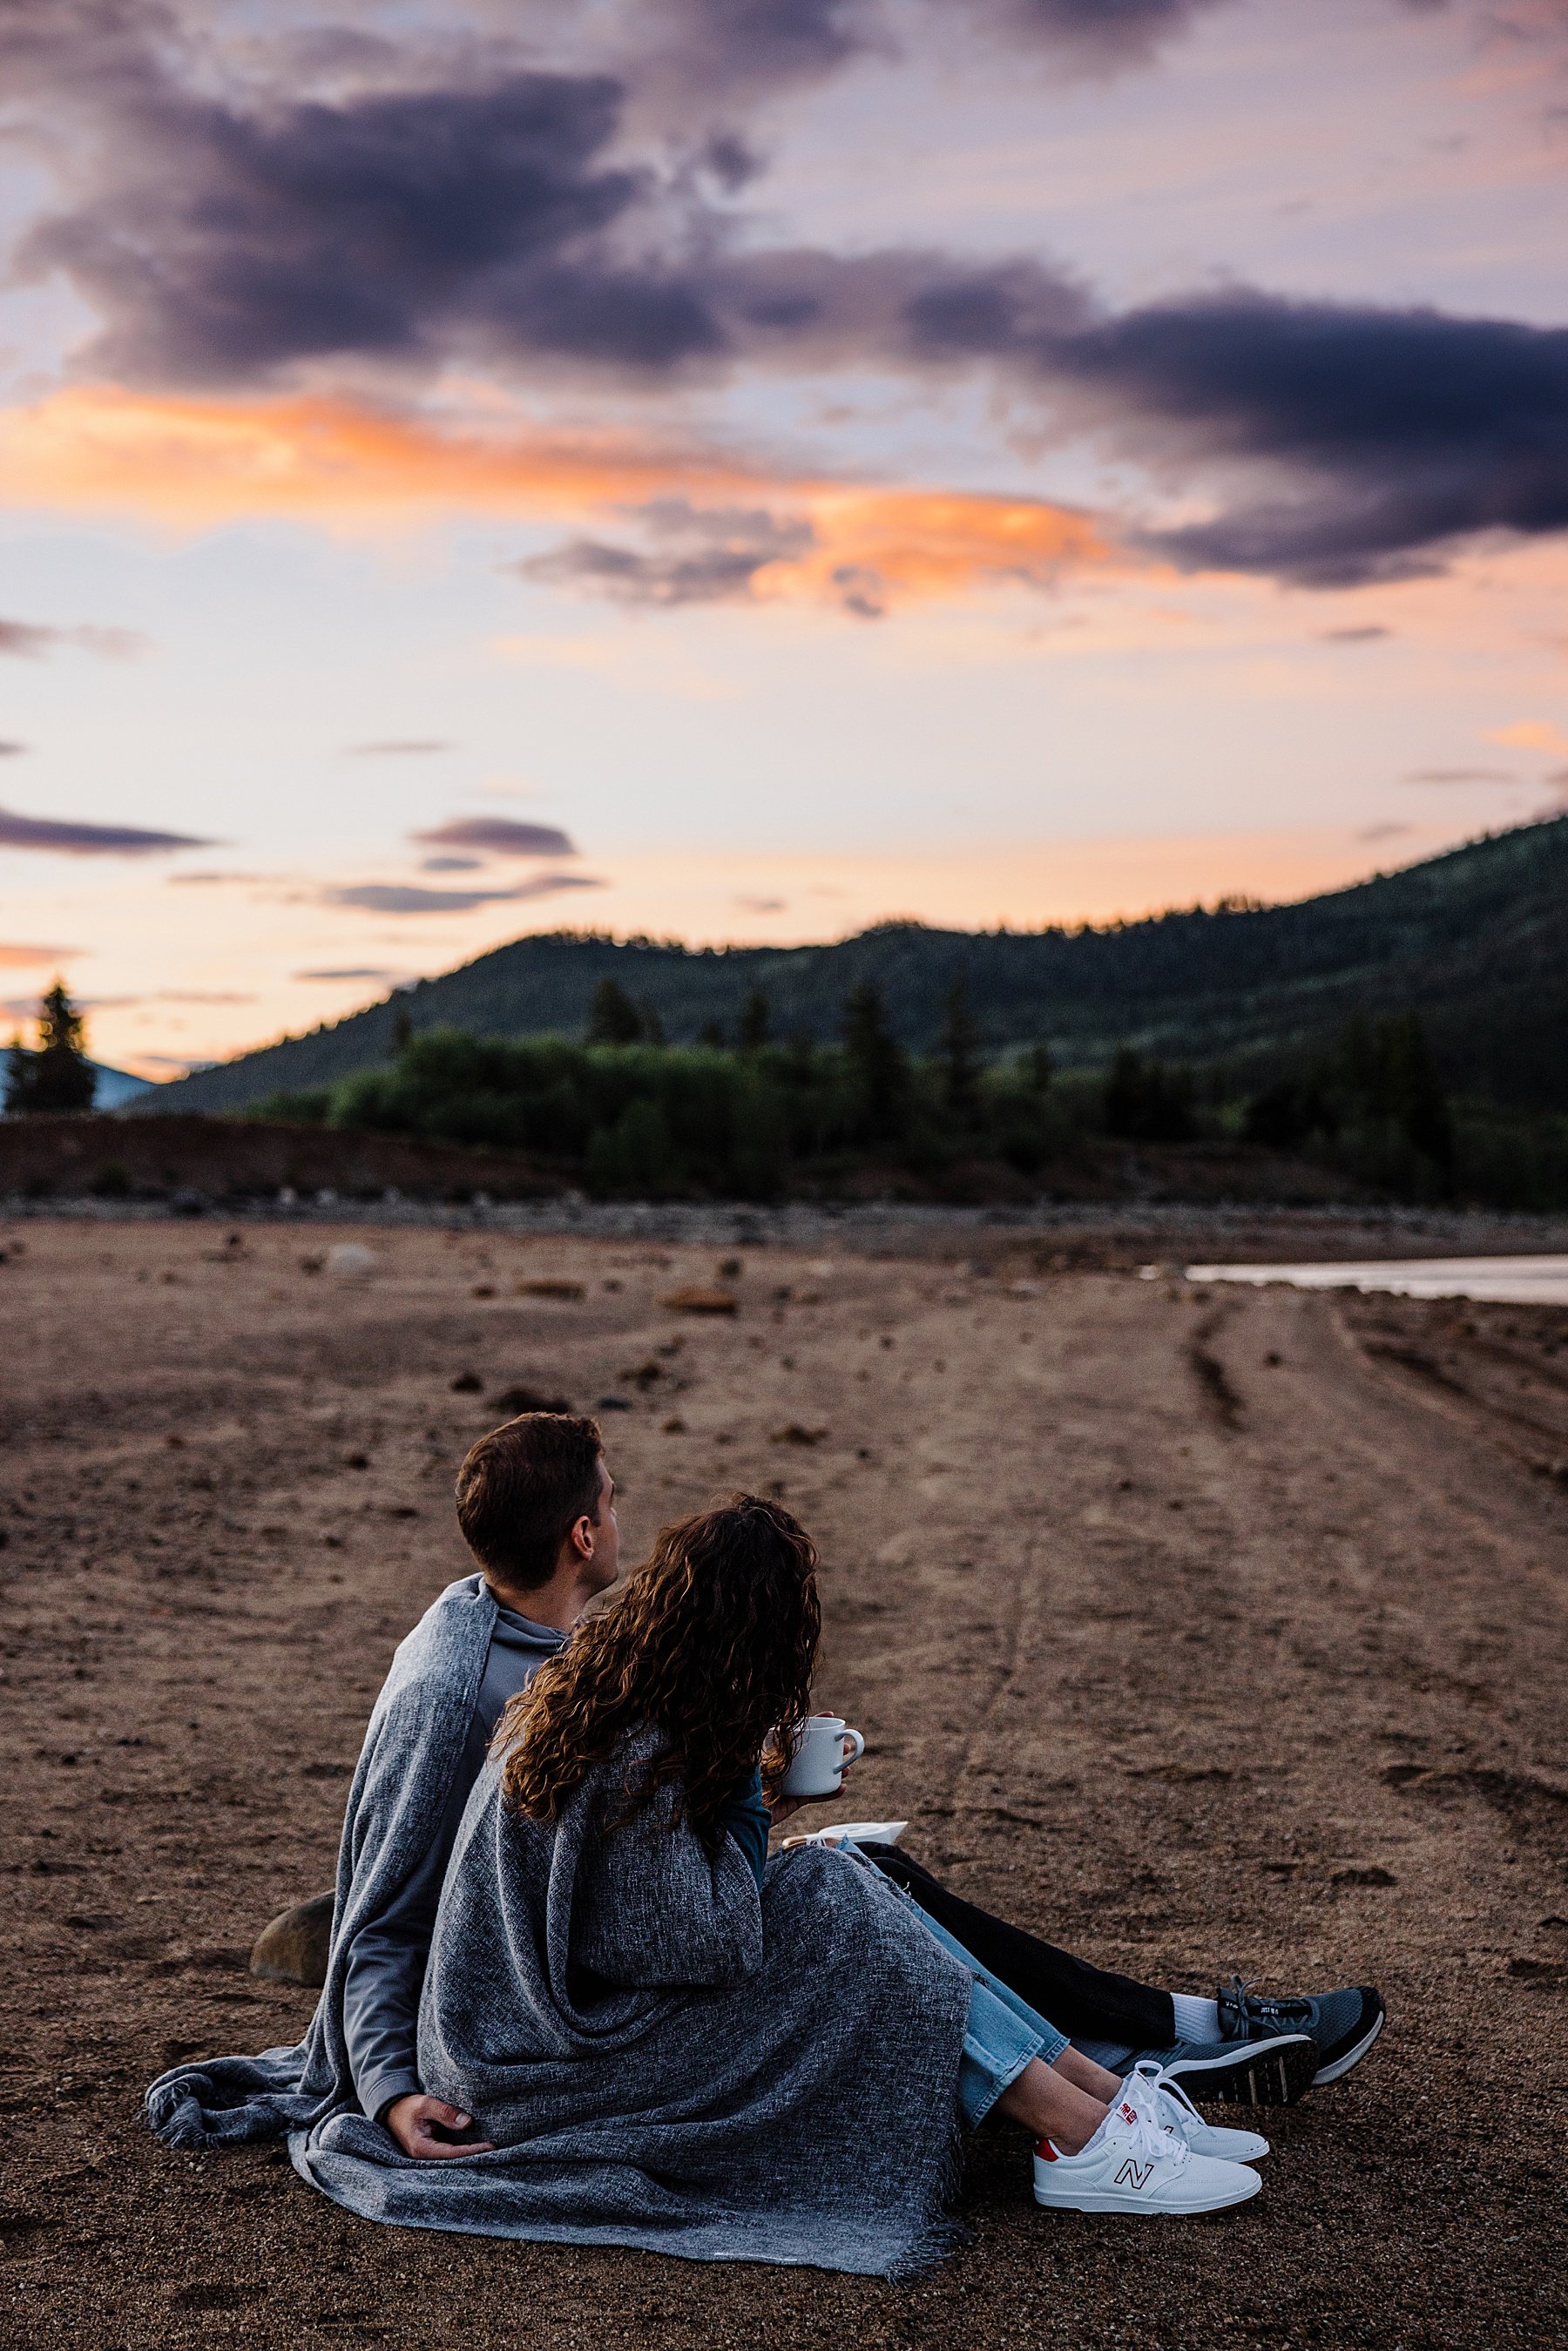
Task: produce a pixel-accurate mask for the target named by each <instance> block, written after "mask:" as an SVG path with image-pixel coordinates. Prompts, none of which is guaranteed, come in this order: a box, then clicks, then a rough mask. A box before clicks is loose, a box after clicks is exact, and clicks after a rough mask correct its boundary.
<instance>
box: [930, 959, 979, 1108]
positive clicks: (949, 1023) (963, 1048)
mask: <svg viewBox="0 0 1568 2351" xmlns="http://www.w3.org/2000/svg"><path fill="white" fill-rule="evenodd" d="M936 1057H937V1060H938V1061H939V1063H940V1065H941V1070H942V1098H943V1100H944V1102H946V1106H947V1108H948V1109H949V1110H950V1111H951V1112H952V1113H953V1115H954V1117H955V1118H959V1119H963V1120H966V1121H968V1120H972V1119H973V1118H974V1116H975V1113H976V1112H977V1110H978V1108H979V1106H980V1031H979V1026H978V1024H977V1021H976V1019H975V1017H974V1014H973V1013H972V1012H971V1011H970V1009H969V987H968V982H967V980H966V978H965V977H964V975H963V973H962V972H961V971H959V972H955V973H954V975H953V977H952V979H951V980H950V981H949V982H948V987H947V1017H946V1019H945V1020H944V1022H943V1024H942V1033H941V1036H940V1037H939V1039H938V1040H937V1045H936Z"/></svg>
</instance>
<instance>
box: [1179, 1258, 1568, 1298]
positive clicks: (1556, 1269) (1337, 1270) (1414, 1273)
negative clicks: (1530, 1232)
mask: <svg viewBox="0 0 1568 2351" xmlns="http://www.w3.org/2000/svg"><path fill="white" fill-rule="evenodd" d="M1186 1278H1187V1280H1189V1281H1251V1282H1263V1281H1288V1282H1290V1283H1291V1285H1292V1286H1293V1287H1294V1288H1295V1289H1297V1290H1392V1291H1394V1293H1395V1294H1396V1296H1397V1297H1400V1298H1481V1299H1490V1300H1491V1301H1494V1302H1495V1303H1496V1304H1498V1305H1500V1306H1568V1257H1407V1258H1390V1259H1385V1260H1384V1261H1383V1262H1381V1263H1380V1262H1378V1261H1377V1260H1375V1259H1373V1260H1370V1261H1368V1262H1366V1263H1364V1264H1360V1265H1189V1266H1188V1267H1187V1270H1186Z"/></svg>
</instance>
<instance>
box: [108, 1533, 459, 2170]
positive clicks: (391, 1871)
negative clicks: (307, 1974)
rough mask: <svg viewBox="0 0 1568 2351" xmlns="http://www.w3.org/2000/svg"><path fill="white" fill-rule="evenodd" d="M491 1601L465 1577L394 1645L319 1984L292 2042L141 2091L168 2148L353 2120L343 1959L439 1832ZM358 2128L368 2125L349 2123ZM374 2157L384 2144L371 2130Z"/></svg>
mask: <svg viewBox="0 0 1568 2351" xmlns="http://www.w3.org/2000/svg"><path fill="white" fill-rule="evenodd" d="M495 1622H496V1603H495V1601H494V1600H493V1599H492V1597H491V1595H490V1593H489V1591H488V1590H487V1588H486V1583H485V1581H484V1578H483V1577H482V1576H479V1575H469V1576H465V1577H464V1578H463V1579H462V1581H461V1582H460V1583H452V1584H449V1585H448V1586H447V1588H446V1590H445V1591H444V1593H442V1594H441V1596H440V1598H439V1599H438V1600H436V1601H434V1603H433V1604H432V1605H431V1606H430V1607H429V1608H428V1609H426V1611H425V1613H424V1614H423V1616H422V1617H421V1619H420V1621H419V1623H418V1624H417V1625H415V1626H414V1628H413V1632H412V1633H410V1634H409V1635H408V1637H407V1639H406V1640H405V1641H403V1642H402V1643H401V1645H400V1646H399V1647H398V1649H397V1651H396V1653H395V1655H394V1656H393V1658H392V1669H391V1671H390V1672H389V1673H388V1675H387V1678H386V1681H385V1683H384V1684H383V1685H382V1692H381V1696H380V1697H379V1698H377V1700H376V1703H375V1708H374V1710H373V1712H372V1713H371V1719H370V1726H369V1728H368V1729H367V1730H366V1732H365V1742H364V1745H363V1747H362V1748H361V1750H360V1760H359V1763H358V1766H357V1767H356V1769H355V1772H354V1777H353V1781H352V1782H351V1784H350V1789H349V1802H348V1806H347V1810H346V1811H345V1813H344V1816H343V1834H342V1839H341V1842H340V1845H339V1849H338V1882H337V1901H336V1906H335V1907H334V1910H333V1914H332V1942H331V1950H330V1956H329V1961H328V1968H327V1980H326V1982H325V1984H324V1985H323V1986H322V1990H321V1997H320V1999H319V2001H318V2002H317V2005H316V2013H315V2015H314V2016H313V2017H312V2019H311V2021H310V2028H309V2031H308V2032H307V2033H306V2036H305V2038H304V2040H303V2041H301V2042H300V2043H298V2045H297V2046H296V2047H294V2048H292V2049H264V2050H262V2052H261V2053H260V2054H259V2055H258V2056H255V2057H214V2058H208V2059H204V2060H203V2061H202V2062H201V2063H199V2064H191V2065H176V2066H175V2067H174V2069H173V2071H172V2073H168V2074H161V2075H160V2076H159V2078H158V2080H157V2081H155V2082H154V2083H153V2085H152V2088H151V2089H150V2090H149V2091H148V2093H147V2116H148V2120H149V2121H150V2122H151V2124H152V2127H153V2129H154V2130H155V2131H156V2132H157V2134H158V2136H159V2137H160V2138H161V2139H162V2140H163V2141H164V2142H165V2143H166V2144H167V2145H168V2146H170V2147H224V2146H228V2145H231V2144H233V2143H234V2142H235V2141H236V2140H240V2139H257V2138H276V2137H279V2136H280V2135H281V2134H282V2133H283V2132H285V2131H290V2132H304V2133H307V2134H308V2133H309V2132H311V2131H313V2130H316V2129H318V2128H319V2127H320V2126H323V2125H324V2124H325V2123H327V2122H328V2121H329V2118H330V2117H331V2116H334V2115H340V2114H344V2113H351V2114H353V2115H355V2116H360V2105H359V2100H358V2098H357V2097H356V2095H355V2093H354V2084H353V2077H352V2075H351V2074H350V2071H349V2053H348V2047H347V2044H346V2042H345V2040H344V2035H343V1983H344V1979H345V1976H346V1974H347V1971H348V1960H349V1949H350V1944H351V1943H352V1941H353V1938H354V1937H355V1936H356V1935H357V1934H358V1933H359V1932H360V1931H361V1928H365V1927H368V1926H371V1924H373V1922H374V1921H375V1920H376V1919H377V1918H378V1917H380V1916H381V1915H382V1912H383V1911H384V1910H385V1909H386V1908H387V1907H388V1905H389V1904H390V1903H391V1902H392V1899H393V1897H394V1896H396V1895H397V1894H398V1893H399V1892H400V1891H401V1890H402V1887H403V1886H404V1885H405V1884H406V1883H407V1881H408V1879H409V1877H410V1876H412V1875H413V1871H414V1869H415V1868H416V1867H417V1865H418V1864H419V1863H420V1862H421V1861H422V1860H423V1858H424V1855H426V1854H427V1853H428V1851H429V1850H430V1846H431V1843H432V1840H433V1839H434V1836H435V1834H436V1832H437V1830H438V1829H439V1827H440V1825H441V1820H442V1815H443V1813H444V1811H445V1808H446V1800H447V1797H448V1795H449V1793H450V1792H451V1789H452V1783H453V1779H454V1776H455V1772H456V1770H457V1766H458V1763H459V1761H461V1759H462V1754H463V1747H464V1742H465V1740H466V1738H467V1736H468V1725H469V1722H470V1720H471V1719H472V1717H473V1712H474V1703H475V1700H476V1698H477V1697H478V1694H479V1684H480V1681H481V1679H482V1678H483V1676H484V1672H485V1660H486V1657H487V1656H488V1655H489V1649H490V1635H491V1632H492V1629H493V1628H494V1625H495ZM360 2119H361V2127H363V2128H366V2129H370V2128H376V2127H377V2126H372V2125H368V2124H365V2123H364V2122H363V2117H362V2116H361V2117H360ZM379 2135H380V2136H381V2137H382V2138H383V2139H384V2140H385V2143H386V2145H387V2147H389V2148H390V2147H392V2145H393V2142H392V2139H391V2138H390V2137H388V2136H387V2134H386V2133H385V2132H381V2133H380V2134H379Z"/></svg>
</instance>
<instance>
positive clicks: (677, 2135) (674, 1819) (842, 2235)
mask: <svg viewBox="0 0 1568 2351" xmlns="http://www.w3.org/2000/svg"><path fill="white" fill-rule="evenodd" d="M654 1747H655V1741H654V1740H653V1735H652V1734H651V1733H646V1732H644V1733H642V1734H639V1735H638V1736H637V1737H636V1738H635V1739H633V1740H631V1741H630V1742H627V1743H625V1744H624V1745H623V1746H622V1749H621V1750H620V1751H619V1752H618V1754H617V1755H616V1756H615V1757H614V1758H612V1761H610V1762H609V1763H607V1764H605V1765H603V1766H601V1767H600V1768H599V1769H598V1770H596V1771H593V1772H591V1774H590V1776H589V1778H588V1779H587V1780H586V1781H585V1782H584V1783H583V1784H582V1786H581V1787H580V1788H579V1789H578V1790H577V1791H576V1792H575V1793H574V1794H573V1795H572V1796H571V1797H570V1799H569V1800H568V1802H567V1803H566V1806H565V1808H564V1810H563V1813H562V1815H561V1818H560V1820H559V1823H556V1824H555V1825H554V1826H550V1825H549V1824H547V1823H542V1822H538V1821H533V1820H528V1819H524V1818H521V1817H520V1816H518V1815H517V1814H516V1813H512V1812H510V1811H508V1810H507V1807H506V1806H505V1805H504V1804H503V1802H502V1801H501V1795H500V1781H499V1771H498V1769H497V1765H495V1764H494V1763H492V1764H489V1765H487V1766H486V1770H485V1771H483V1772H482V1773H481V1775H480V1778H479V1780H478V1781H477V1782H476V1785H475V1788H474V1792H473V1794H472V1795H471V1797H470V1798H469V1802H468V1808H467V1811H466V1813H465V1815H464V1819H463V1824H462V1827H461V1828H460V1830H459V1832H458V1836H457V1843H456V1845H455V1849H454V1852H453V1855H452V1860H451V1863H450V1865H449V1866H448V1869H447V1874H446V1882H445V1886H444V1891H443V1894H442V1899H441V1907H440V1911H439V1913H438V1915H437V1917H436V1922H435V1928H434V1939H433V1942H432V1947H431V1953H430V1963H429V1967H428V1970H427V1972H426V1975H425V1981H424V1991H423V2001H422V2003H421V2009H420V2024H419V2067H420V2077H421V2079H422V2080H423V2083H424V2085H425V2087H426V2089H427V2090H428V2091H429V2092H430V2093H431V2094H432V2095H434V2096H437V2097H442V2098H446V2099H449V2100H450V2101H451V2102H452V2104H453V2105H456V2106H460V2107H464V2108H465V2109H467V2111H469V2112H470V2113H472V2114H473V2115H475V2116H476V2117H477V2120H478V2126H479V2128H480V2130H481V2132H482V2135H483V2136H484V2137H485V2138H486V2139H489V2140H492V2141H494V2142H495V2148H494V2152H492V2153H490V2154H477V2155H474V2156H471V2157H468V2156H465V2157H461V2158H456V2159H454V2160H446V2161H443V2162H439V2163H415V2162H413V2161H410V2160H409V2159H408V2158H405V2157H403V2156H402V2154H401V2152H400V2150H399V2149H398V2147H396V2145H395V2144H394V2142H393V2141H392V2138H391V2137H389V2135H388V2134H387V2133H386V2132H385V2131H384V2130H382V2128H381V2127H380V2126H378V2125H376V2124H374V2123H371V2122H368V2121H366V2119H365V2118H364V2116H362V2115H360V2114H358V2113H352V2112H343V2111H340V2112H338V2113H335V2114H332V2115H329V2116H326V2117H325V2118H324V2119H322V2120H319V2121H318V2122H316V2123H315V2124H313V2125H312V2126H309V2127H308V2129H304V2130H301V2131H300V2132H299V2133H298V2134H297V2135H296V2136H295V2137H294V2138H293V2140H292V2141H291V2149H290V2151H291V2153H292V2155H293V2158H294V2161H295V2164H296V2167H297V2168H298V2169H299V2170H300V2171H301V2172H303V2173H304V2175H305V2176H306V2178H308V2179H311V2180H313V2181H314V2182H315V2183H316V2185H317V2186H318V2187H319V2188H321V2189H324V2190H325V2192H326V2193H327V2194H328V2195H329V2196H330V2197H332V2198H333V2199H335V2200H336V2201H337V2202H339V2203H340V2204H343V2205H346V2206H348V2207H349V2208H350V2210H353V2211H356V2212H360V2213H362V2214H364V2215H366V2216H367V2217H369V2218H371V2219H375V2220H389V2221H393V2222H400V2223H402V2224H404V2225H413V2226H420V2227H424V2228H434V2229H454V2230H466V2231H476V2232H481V2233H487V2234H492V2235H496V2236H504V2237H528V2238H534V2239H540V2240H546V2241H559V2242H564V2243H570V2244H593V2245H631V2246H640V2247H643V2248H646V2249H649V2250H653V2251H657V2252H667V2253H680V2254H685V2255H686V2256H688V2257H690V2258H692V2259H695V2260H706V2261H766V2262H805V2263H810V2264H813V2265H815V2266H818V2267H821V2268H826V2269H840V2270H850V2271H857V2272H861V2273H868V2274H872V2275H883V2276H892V2275H900V2274H903V2273H907V2272H909V2271H911V2270H914V2269H916V2268H919V2267H921V2266H923V2265H924V2264H925V2263H926V2262H929V2261H931V2260H933V2259H935V2258H936V2256H937V2255H938V2254H939V2253H941V2252H943V2251H945V2250H946V2246H947V2244H948V2243H949V2242H950V2241H952V2238H953V2236H954V2234H955V2233H956V2232H955V2231H953V2229H952V2228H951V2226H950V2224H948V2223H947V2222H946V2220H944V2217H943V2199H944V2195H945V2192H946V2185H947V2182H948V2180H949V2179H950V2177H951V2172H952V2168H953V2165H954V2161H955V2158H956V2132H957V2110H956V2085H957V2073H958V2062H959V2058H960V2055H961V2053H962V2048H963V2039H964V2028H965V2022H966V2019H967V2013H968V2003H969V1992H970V1980H969V1976H968V1974H967V1970H965V1969H964V1968H963V1967H962V1966H961V1965H960V1964H959V1963H958V1962H957V1961H956V1959H952V1958H951V1957H950V1956H949V1955H948V1953H947V1952H946V1951H945V1950H944V1949H942V1948H941V1946H940V1945H939V1944H938V1943H937V1942H936V1940H935V1938H933V1937H932V1936H931V1935H929V1934H928V1933H927V1932H926V1930H925V1927H924V1926H923V1925H922V1924H921V1921H920V1918H919V1916H918V1914H917V1913H916V1912H915V1910H914V1908H913V1907H911V1906H910V1904H909V1903H908V1902H907V1901H906V1900H905V1898H904V1896H902V1895H901V1894H900V1893H898V1891H897V1890H896V1888H894V1887H893V1886H889V1885H888V1884H887V1883H886V1882H885V1881H884V1880H883V1878H882V1877H880V1876H878V1874H877V1873H876V1872H875V1871H874V1870H873V1869H872V1868H871V1867H870V1866H869V1865H866V1864H864V1863H863V1862H861V1861H859V1860H857V1859H856V1858H855V1857H853V1856H852V1855H847V1854H843V1853H833V1852H826V1851H824V1850H822V1849H821V1847H810V1846H807V1847H801V1848H798V1849H796V1850H795V1851H793V1852H790V1853H788V1854H785V1855H781V1856H779V1857H778V1858H776V1859H774V1860H772V1861H770V1862H769V1863H768V1867H767V1871H766V1874H765V1876H764V1880H763V1885H762V1890H761V1893H760V1895H759V1894H758V1885H757V1880H756V1877H755V1876H753V1874H752V1871H751V1869H750V1867H749V1865H747V1861H746V1859H745V1856H744V1855H742V1853H741V1851H740V1848H739V1847H738V1845H737V1844H736V1843H735V1841H734V1840H733V1838H729V1837H725V1838H724V1839H723V1840H722V1841H721V1842H720V1844H719V1847H718V1850H717V1852H716V1854H711V1855H710V1854H709V1852H708V1851H707V1850H706V1846H705V1845H704V1844H703V1843H702V1842H701V1840H700V1839H699V1838H698V1837H697V1836H696V1835H695V1833H694V1832H693V1831H692V1829H691V1828H690V1827H689V1825H686V1824H685V1823H683V1822H682V1821H681V1819H680V1817H679V1813H680V1805H679V1783H678V1782H674V1783H668V1784H666V1785H665V1786H664V1787H663V1788H662V1789H660V1790H659V1791H658V1792H657V1793H656V1794H655V1795H654V1797H653V1800H652V1801H651V1802H648V1803H646V1804H645V1805H644V1806H643V1808H642V1809H641V1810H640V1811H639V1812H637V1813H635V1815H634V1817H633V1818H632V1821H631V1822H630V1823H627V1824H625V1825H622V1826H615V1825H613V1824H612V1823H614V1821H615V1818H616V1815H617V1813H622V1812H623V1811H624V1809H625V1802H624V1799H625V1791H626V1789H627V1787H628V1785H629V1784H635V1783H636V1782H639V1781H640V1779H641V1775H642V1772H643V1769H644V1767H645V1765H646V1763H647V1761H648V1759H649V1757H650V1756H651V1755H652V1754H653V1751H654Z"/></svg>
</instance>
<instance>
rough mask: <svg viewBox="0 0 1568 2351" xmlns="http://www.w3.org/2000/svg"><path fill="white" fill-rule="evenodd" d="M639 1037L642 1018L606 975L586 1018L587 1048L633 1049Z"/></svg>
mask: <svg viewBox="0 0 1568 2351" xmlns="http://www.w3.org/2000/svg"><path fill="white" fill-rule="evenodd" d="M642 1035H643V1016H642V1014H641V1013H640V1012H639V1011H638V1009H637V1007H636V1006H635V1005H634V1004H633V1003H632V998H630V997H629V996H628V995H627V993H626V990H625V989H624V988H623V987H622V985H621V983H620V981H619V980H618V979H612V978H611V977H610V976H609V975H608V973H607V974H606V975H605V977H603V978H602V979H601V981H600V983H599V985H598V987H596V988H595V989H594V991H593V1002H592V1005H591V1008H590V1010H589V1015H588V1041H589V1043H590V1044H591V1045H635V1044H638V1043H640V1041H641V1040H642Z"/></svg>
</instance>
